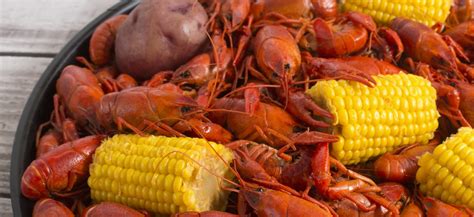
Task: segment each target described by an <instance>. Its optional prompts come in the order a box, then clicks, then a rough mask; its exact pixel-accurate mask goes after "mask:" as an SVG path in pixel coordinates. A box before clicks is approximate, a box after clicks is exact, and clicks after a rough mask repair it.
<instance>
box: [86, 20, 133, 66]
mask: <svg viewBox="0 0 474 217" xmlns="http://www.w3.org/2000/svg"><path fill="white" fill-rule="evenodd" d="M127 16H128V15H118V16H115V17H112V18H109V19H108V20H106V21H105V22H103V23H102V24H100V25H99V26H98V27H97V28H96V29H95V31H94V33H93V34H92V37H91V40H90V43H89V55H90V57H91V60H92V62H93V63H94V64H96V65H99V66H102V65H106V64H108V63H110V62H111V61H112V60H113V51H114V44H115V35H116V34H117V30H118V28H119V27H120V26H121V25H122V23H123V22H124V21H125V20H126V19H127Z"/></svg>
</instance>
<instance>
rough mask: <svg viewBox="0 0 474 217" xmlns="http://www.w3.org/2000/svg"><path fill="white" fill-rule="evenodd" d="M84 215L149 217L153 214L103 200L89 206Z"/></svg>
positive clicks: (85, 216)
mask: <svg viewBox="0 0 474 217" xmlns="http://www.w3.org/2000/svg"><path fill="white" fill-rule="evenodd" d="M81 216H82V217H100V216H124V217H147V216H151V215H150V214H149V213H148V212H145V211H141V212H140V211H137V210H134V209H132V208H130V207H128V206H125V205H122V204H119V203H112V202H102V203H99V204H95V205H92V206H89V207H87V208H86V209H85V210H84V211H83V213H82V215H81Z"/></svg>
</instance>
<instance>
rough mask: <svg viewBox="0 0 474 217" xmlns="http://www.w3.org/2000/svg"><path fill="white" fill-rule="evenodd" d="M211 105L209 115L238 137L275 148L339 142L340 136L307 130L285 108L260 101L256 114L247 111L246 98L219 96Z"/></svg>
mask: <svg viewBox="0 0 474 217" xmlns="http://www.w3.org/2000/svg"><path fill="white" fill-rule="evenodd" d="M212 108H213V109H215V110H214V111H212V110H211V112H209V118H210V119H211V120H212V121H213V122H215V123H217V124H220V125H221V126H224V127H225V128H226V129H228V130H229V131H231V132H232V133H233V134H234V135H235V136H236V137H237V138H238V139H246V140H251V141H255V142H259V143H267V144H270V145H272V146H274V147H287V145H289V144H295V143H296V144H315V143H319V142H334V141H337V137H336V136H333V135H330V134H325V133H320V132H316V131H308V132H305V131H304V128H301V127H302V126H301V125H299V124H298V123H297V122H296V121H295V120H294V119H293V118H292V117H291V116H290V115H289V114H288V113H287V112H285V110H283V109H282V108H280V107H278V106H275V105H271V104H267V103H263V102H262V103H259V105H258V106H257V110H256V111H255V115H254V116H253V117H250V114H248V113H246V112H245V100H244V99H239V98H229V97H224V98H220V99H217V100H216V101H215V102H214V104H213V106H212ZM302 129H303V131H302ZM299 131H302V132H299Z"/></svg>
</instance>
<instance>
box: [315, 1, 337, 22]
mask: <svg viewBox="0 0 474 217" xmlns="http://www.w3.org/2000/svg"><path fill="white" fill-rule="evenodd" d="M311 3H312V4H313V11H314V14H315V15H316V17H321V18H323V19H325V20H330V19H334V18H335V17H336V15H337V1H336V0H311Z"/></svg>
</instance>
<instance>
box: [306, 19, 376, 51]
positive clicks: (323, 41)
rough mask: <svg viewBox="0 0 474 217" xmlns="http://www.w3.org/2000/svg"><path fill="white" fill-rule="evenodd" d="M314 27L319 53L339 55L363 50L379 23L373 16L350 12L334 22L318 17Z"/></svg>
mask: <svg viewBox="0 0 474 217" xmlns="http://www.w3.org/2000/svg"><path fill="white" fill-rule="evenodd" d="M313 28H314V32H315V38H316V43H317V49H316V51H317V52H318V55H320V56H321V57H339V56H345V55H348V54H351V53H354V52H358V51H360V50H362V49H363V48H364V47H365V46H366V44H367V43H368V42H369V37H370V35H371V33H373V32H375V30H376V28H377V25H376V24H375V22H374V20H373V19H372V17H370V16H368V15H366V14H362V13H358V12H349V13H346V14H344V15H342V16H339V17H338V18H337V19H336V20H335V21H333V24H329V23H328V22H327V21H325V20H323V19H321V18H316V19H315V20H314V23H313Z"/></svg>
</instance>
